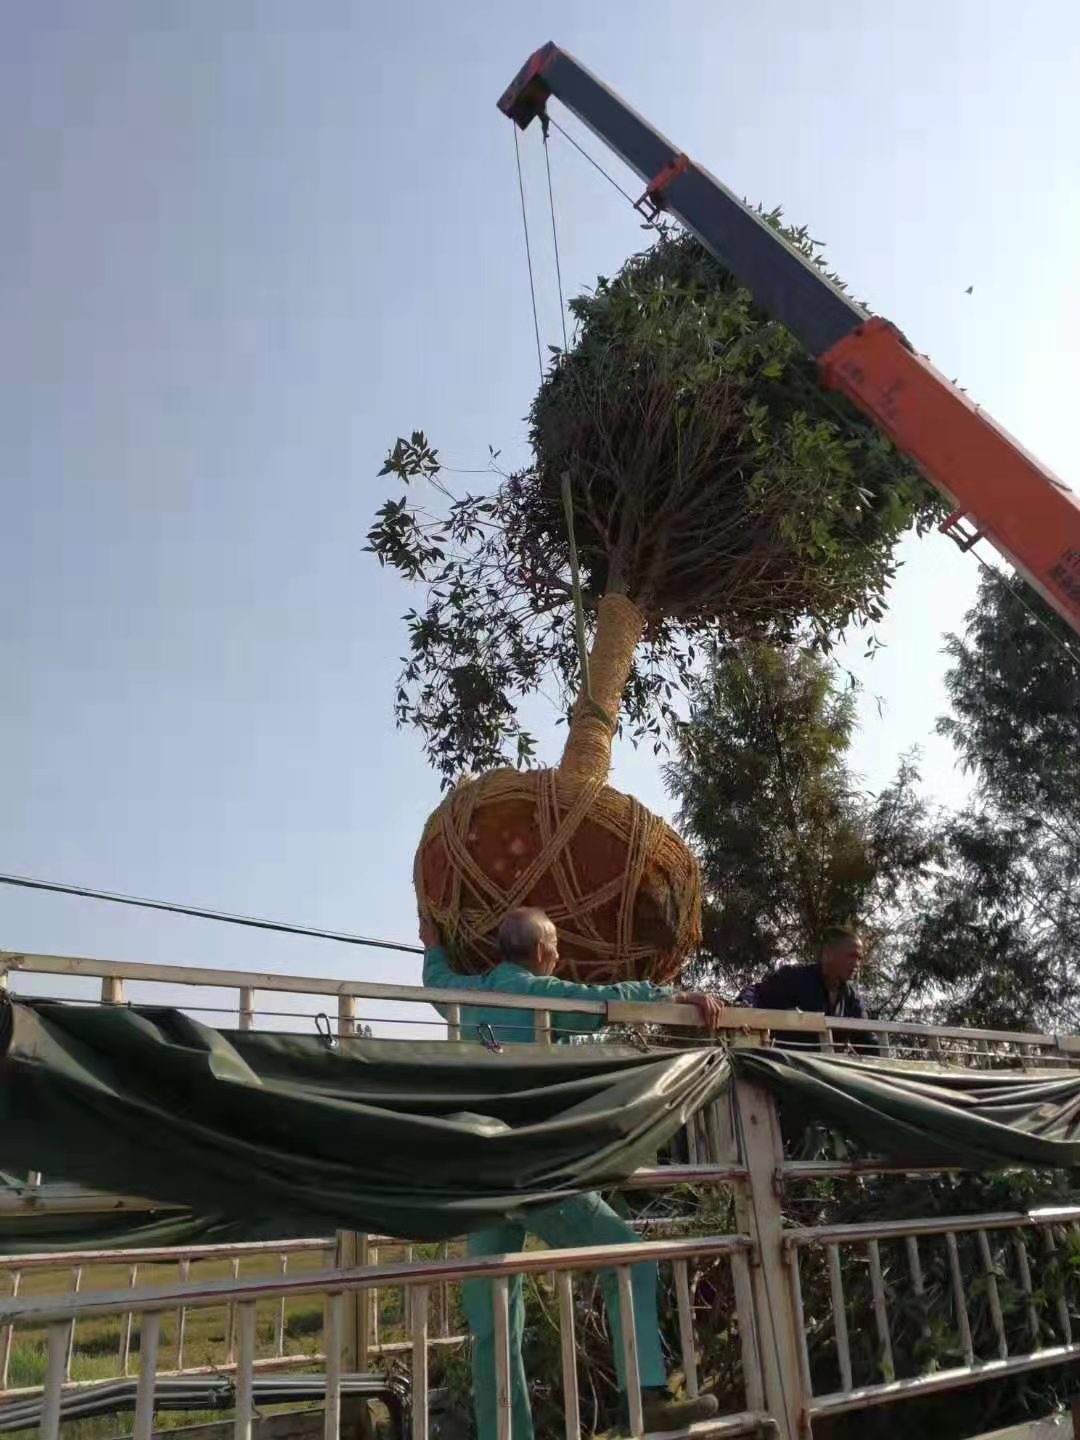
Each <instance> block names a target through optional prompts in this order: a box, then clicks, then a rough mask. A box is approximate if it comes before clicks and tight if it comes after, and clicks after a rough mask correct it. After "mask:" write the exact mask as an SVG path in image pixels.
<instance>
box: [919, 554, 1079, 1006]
mask: <svg viewBox="0 0 1080 1440" xmlns="http://www.w3.org/2000/svg"><path fill="white" fill-rule="evenodd" d="M967 619H968V629H967V632H966V633H965V635H963V636H951V637H950V638H949V641H948V645H947V649H948V653H949V654H950V656H951V657H952V661H953V664H952V668H951V670H950V672H949V675H948V681H947V683H948V689H949V698H950V700H951V702H952V707H953V712H954V713H953V715H952V716H950V717H948V718H946V719H944V720H942V721H941V722H940V726H939V728H940V730H941V731H942V733H944V734H946V735H949V736H950V737H951V739H952V740H953V743H954V745H955V746H956V748H957V750H958V752H959V755H960V757H961V760H962V761H963V763H964V765H965V766H966V767H967V768H968V769H969V770H970V771H971V772H972V774H973V776H974V779H975V792H974V797H973V800H972V803H971V804H970V805H969V806H968V807H967V808H966V809H965V810H964V811H963V812H962V813H961V814H959V815H957V816H955V817H954V818H953V819H952V820H951V822H950V823H949V825H948V828H947V832H946V835H945V839H946V845H947V852H946V854H947V863H946V866H945V868H944V869H943V870H942V872H941V873H940V875H939V876H938V878H937V881H936V883H935V885H934V886H933V888H932V890H931V892H930V893H929V894H928V895H927V897H926V903H925V913H924V916H923V919H922V922H921V924H920V926H919V930H918V934H917V936H916V938H915V942H914V944H913V946H912V948H911V952H910V955H909V957H908V973H909V976H910V978H911V981H912V984H913V987H914V988H913V998H917V999H921V1000H922V1001H923V1002H924V1008H929V1010H930V1011H931V1013H933V1014H935V1015H937V1016H939V1017H940V1018H942V1019H944V1020H948V1021H952V1022H954V1023H964V1024H982V1025H988V1026H1002V1027H1004V1026H1014V1027H1015V1026H1028V1027H1032V1026H1036V1027H1040V1028H1049V1029H1052V1030H1066V1029H1070V1028H1072V1029H1075V1028H1076V1027H1077V1026H1078V1025H1080V973H1078V969H1077V957H1078V956H1080V826H1078V821H1080V659H1078V658H1077V656H1076V639H1075V636H1073V635H1072V633H1071V632H1070V631H1069V629H1068V627H1067V626H1066V625H1065V624H1064V622H1063V621H1062V620H1060V619H1059V618H1058V617H1057V616H1056V615H1055V614H1054V613H1053V612H1052V611H1051V610H1050V609H1049V607H1048V606H1046V605H1045V604H1044V603H1043V602H1042V601H1041V600H1040V599H1039V598H1038V596H1036V595H1035V594H1034V593H1033V592H1032V591H1031V590H1030V589H1029V588H1028V587H1027V586H1026V585H1025V584H1024V582H1023V581H1022V580H1020V579H1019V578H1018V577H1013V578H1012V579H1011V580H1008V581H1006V580H1004V579H1002V578H1001V577H998V576H996V575H985V576H984V577H983V580H982V583H981V585H980V588H979V594H978V599H977V602H976V605H975V607H974V609H973V610H972V611H971V613H970V614H969V615H968V617H967Z"/></svg>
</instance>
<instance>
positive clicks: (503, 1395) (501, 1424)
mask: <svg viewBox="0 0 1080 1440" xmlns="http://www.w3.org/2000/svg"><path fill="white" fill-rule="evenodd" d="M491 1290H492V1294H491V1302H492V1308H493V1311H494V1321H495V1433H496V1436H497V1440H510V1416H511V1397H510V1281H509V1279H508V1278H507V1277H506V1276H505V1275H497V1276H496V1277H495V1279H494V1280H493V1281H492V1282H491Z"/></svg>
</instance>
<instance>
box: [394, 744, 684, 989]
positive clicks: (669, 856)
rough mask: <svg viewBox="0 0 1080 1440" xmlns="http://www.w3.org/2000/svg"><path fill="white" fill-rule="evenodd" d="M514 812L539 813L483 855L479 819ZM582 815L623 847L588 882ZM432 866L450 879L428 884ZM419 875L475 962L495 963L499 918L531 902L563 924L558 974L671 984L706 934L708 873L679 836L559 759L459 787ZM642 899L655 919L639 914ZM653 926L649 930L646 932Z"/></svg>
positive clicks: (421, 888)
mask: <svg viewBox="0 0 1080 1440" xmlns="http://www.w3.org/2000/svg"><path fill="white" fill-rule="evenodd" d="M511 813H512V814H515V815H521V814H528V815H530V817H531V818H532V824H531V825H530V826H528V834H525V835H523V834H521V833H518V834H512V835H511V836H510V839H509V840H508V841H507V842H506V847H505V854H500V855H499V856H497V857H496V861H495V864H493V863H492V860H491V857H490V856H486V857H485V861H486V863H483V864H482V863H480V860H479V859H478V857H477V854H476V849H477V841H478V826H479V825H480V824H481V823H482V822H484V821H485V820H486V821H487V823H488V824H491V823H492V821H494V820H495V819H496V818H497V817H498V818H500V819H501V817H502V816H505V815H509V814H511ZM507 824H508V825H510V826H511V828H513V824H514V822H510V821H508V822H507ZM584 824H588V825H589V826H591V827H598V828H599V829H600V830H602V831H603V832H605V833H606V834H607V835H608V836H610V837H612V838H613V839H614V840H616V841H617V842H618V844H619V846H620V847H621V849H622V856H621V863H619V864H618V865H615V866H613V867H612V869H613V872H614V873H612V874H611V875H610V877H608V878H606V879H604V880H603V881H601V882H600V883H596V884H593V885H592V886H591V887H587V886H586V884H585V883H584V882H583V879H582V870H583V868H585V865H584V863H583V862H586V861H587V856H586V855H585V854H584V853H583V851H584V846H583V845H581V844H576V843H575V842H576V841H577V839H578V836H579V834H580V831H581V827H582V825H584ZM519 828H520V827H519ZM496 864H497V865H499V866H501V870H500V871H499V872H498V873H495V868H496ZM425 872H427V876H426V875H425ZM432 872H438V873H439V874H440V875H441V877H442V883H441V884H438V885H436V884H433V883H431V881H432ZM414 879H415V884H416V893H417V896H418V898H419V900H420V906H421V910H422V911H423V913H424V914H425V915H426V916H427V917H428V918H430V919H431V920H433V921H434V922H435V923H436V924H437V925H438V926H439V928H440V929H441V931H442V932H443V934H444V936H445V937H446V940H447V943H448V944H449V946H450V947H451V949H452V950H453V951H454V953H455V958H456V960H457V961H458V963H459V964H460V965H461V966H462V967H463V968H468V969H471V970H486V969H489V968H490V967H491V966H492V965H493V964H494V963H495V961H496V958H497V957H496V952H495V943H494V942H495V932H496V930H497V929H498V926H499V922H500V921H501V920H502V918H503V916H504V915H505V914H506V912H507V910H510V909H513V908H514V907H515V906H517V905H526V904H530V903H531V904H540V905H541V906H542V908H543V909H544V910H546V911H547V913H548V915H550V917H551V919H552V920H553V921H554V923H555V925H556V926H557V928H558V931H559V941H560V951H561V955H562V963H561V964H560V967H559V974H560V975H564V976H566V977H567V978H571V979H580V980H585V981H591V982H594V983H596V982H600V981H604V980H617V979H626V978H627V977H628V976H636V977H638V978H642V979H650V980H654V981H655V982H656V983H659V984H663V983H665V982H667V981H669V980H671V979H674V977H675V976H676V975H677V974H678V971H679V969H680V967H681V964H682V961H683V960H684V959H685V957H686V955H687V953H688V952H689V950H690V949H691V948H692V947H693V946H694V945H696V944H697V943H698V941H699V940H700V938H701V923H700V915H701V879H700V873H699V870H698V865H697V861H696V860H695V859H694V857H693V855H692V854H691V853H690V851H689V850H688V849H687V847H686V845H685V844H684V843H683V841H682V840H681V839H680V838H679V836H678V835H676V834H675V832H674V831H673V830H672V829H671V828H670V827H669V826H668V825H666V824H665V823H664V821H663V820H661V819H659V818H658V817H657V816H655V815H653V814H651V812H650V811H648V810H647V809H646V808H645V806H644V805H641V804H640V803H639V802H638V801H637V800H635V799H633V797H632V796H629V795H624V794H622V793H621V792H619V791H618V790H613V789H611V787H610V786H608V785H605V784H604V783H603V781H602V780H596V779H592V780H584V781H582V780H579V779H578V778H577V777H576V776H573V775H567V774H566V773H565V772H564V771H563V770H561V769H560V770H524V771H519V770H493V771H491V772H490V773H488V774H487V775H482V776H480V777H479V778H478V779H476V780H468V781H465V782H464V783H463V784H461V785H458V786H457V787H456V788H455V789H454V790H453V791H451V793H450V794H449V795H448V796H447V797H446V799H445V800H444V801H443V803H442V805H440V806H439V808H438V810H436V811H435V813H434V814H433V815H432V816H431V818H430V819H429V820H428V822H427V825H426V827H425V829H424V835H423V838H422V839H421V842H420V847H419V849H418V851H417V855H416V864H415V872H414ZM538 888H539V889H540V890H541V894H540V895H539V896H538V895H537V890H538ZM643 896H644V897H645V898H644V902H643V901H642V897H643ZM642 903H644V905H645V907H646V909H647V910H648V913H649V915H650V916H652V917H653V920H654V922H656V923H654V924H652V925H651V926H650V925H647V924H646V925H644V926H643V925H641V924H640V923H638V924H636V923H635V920H636V918H638V919H639V918H640V917H639V911H640V909H641V906H642ZM613 912H614V915H613ZM661 915H662V916H663V917H664V918H663V923H662V924H661V923H660V920H659V917H660V916H661ZM613 919H614V923H612V920H613ZM650 929H651V930H652V931H653V934H652V935H651V937H650V936H649V935H647V934H645V933H644V931H646V930H650ZM660 930H662V931H663V932H664V933H663V935H662V936H660V935H659V933H658V932H659V931H660Z"/></svg>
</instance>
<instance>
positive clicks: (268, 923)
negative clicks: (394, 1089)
mask: <svg viewBox="0 0 1080 1440" xmlns="http://www.w3.org/2000/svg"><path fill="white" fill-rule="evenodd" d="M0 885H10V886H13V887H15V888H17V889H20V890H44V891H46V892H48V893H49V894H51V895H75V896H77V897H78V898H79V899H82V900H105V901H108V902H109V904H111V905H132V906H134V907H136V908H137V909H139V910H163V911H164V912H165V913H166V914H168V915H188V916H191V917H192V918H193V919H195V920H217V921H219V922H220V923H221V924H223V925H243V926H246V927H247V928H248V929H250V930H274V931H276V932H277V933H279V934H281V935H303V936H304V937H305V938H306V939H308V940H336V941H338V943H339V944H342V945H366V946H369V947H371V948H372V949H375V950H400V951H404V952H405V953H406V954H409V955H419V954H420V953H421V949H420V946H419V945H402V944H400V943H399V942H398V941H396V940H375V939H372V938H371V936H368V935H354V934H352V933H351V932H350V931H347V930H317V929H314V928H313V927H311V926H309V925H291V924H289V923H288V922H287V921H285V920H264V919H261V918H260V917H258V916H255V915H234V914H232V913H231V912H229V911H227V910H206V909H203V908H201V907H199V906H196V905H177V904H175V903H173V902H172V901H170V900H145V899H143V898H142V897H141V896H138V895H122V894H119V893H118V892H116V891H113V890H92V889H90V888H89V886H86V885H62V884H61V883H60V882H59V881H56V880H35V879H33V878H31V877H30V876H29V875H0Z"/></svg>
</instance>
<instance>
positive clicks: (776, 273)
mask: <svg viewBox="0 0 1080 1440" xmlns="http://www.w3.org/2000/svg"><path fill="white" fill-rule="evenodd" d="M551 96H554V97H555V98H556V99H558V100H559V101H561V103H562V104H564V105H565V106H566V107H567V109H568V110H570V111H571V113H572V114H574V115H576V116H577V118H578V119H579V120H581V121H582V122H583V123H584V124H585V125H587V126H588V127H589V129H590V130H592V131H593V133H594V134H596V135H597V136H598V137H599V138H600V139H601V140H603V141H604V143H605V144H606V145H608V146H610V147H611V148H612V149H613V150H614V151H615V152H616V153H617V154H618V155H620V156H621V157H622V159H623V160H625V161H626V163H627V164H628V165H629V166H630V167H631V168H632V169H633V170H635V171H636V172H637V174H638V175H640V176H641V178H642V180H643V181H644V183H645V191H644V193H643V195H642V196H641V199H640V200H639V201H638V202H637V207H638V208H639V209H640V210H642V212H643V213H644V214H646V215H647V216H649V217H651V216H653V215H655V214H656V213H657V212H658V211H660V210H665V211H667V212H669V213H670V214H672V215H674V216H675V217H676V218H677V219H678V220H680V221H681V222H682V223H683V224H684V225H685V226H686V227H687V229H689V230H690V231H692V232H693V233H694V234H695V235H696V236H697V237H698V239H699V240H700V241H701V242H702V244H703V245H705V246H706V248H707V249H709V250H711V251H712V253H713V254H714V255H716V256H717V258H718V259H719V260H721V261H723V263H724V264H725V265H726V266H728V268H729V269H730V270H731V271H732V272H733V273H734V274H735V275H736V276H737V277H738V279H739V280H740V281H741V283H742V284H744V285H745V286H746V287H747V289H748V290H749V291H750V293H751V294H752V295H753V296H754V298H755V300H756V301H757V302H758V303H759V304H760V305H762V307H763V308H764V309H765V310H767V311H768V312H769V313H770V314H771V315H772V316H773V317H774V319H776V320H779V321H780V322H781V323H782V324H783V325H786V326H787V328H788V329H789V330H791V331H792V332H793V333H794V334H795V335H797V336H798V338H799V339H800V340H801V341H802V343H803V344H804V345H805V346H806V347H807V349H808V350H809V351H810V353H811V354H812V355H813V356H814V357H815V358H816V360H817V363H818V369H819V373H820V375H821V378H822V381H823V383H824V384H825V385H826V386H828V387H829V388H831V389H835V390H838V391H840V392H841V393H842V394H844V395H846V396H847V397H848V399H849V400H851V401H852V402H853V403H854V404H855V405H856V406H857V407H858V408H859V409H860V410H861V411H862V412H863V413H864V414H865V415H867V416H869V418H870V419H871V420H872V421H873V422H874V424H875V425H877V426H878V428H879V429H880V430H882V431H883V432H884V433H885V434H886V435H888V437H889V439H890V440H892V442H893V443H894V444H895V445H896V447H897V448H898V449H899V450H901V451H903V453H904V454H905V455H907V456H908V457H909V458H910V459H911V460H912V461H914V463H915V464H916V465H917V466H918V467H919V469H920V470H921V471H922V473H923V474H924V475H925V476H926V478H927V479H928V480H929V481H930V482H931V484H933V485H934V486H936V488H937V489H938V490H939V491H940V492H941V493H942V494H943V495H944V496H945V497H946V499H947V500H948V501H949V503H950V505H952V507H953V510H952V513H951V514H950V515H949V517H948V518H947V519H946V520H945V521H944V523H943V524H942V527H941V528H942V530H944V531H945V532H946V533H947V534H949V535H951V536H952V537H953V538H954V539H955V540H956V541H957V543H958V544H959V545H960V546H961V548H962V549H970V548H971V546H972V545H974V544H975V543H976V541H978V540H980V539H982V538H983V537H985V538H986V539H987V540H988V541H989V542H990V544H991V545H993V546H994V547H995V549H997V550H998V551H1000V553H1001V554H1002V555H1004V556H1005V558H1006V559H1007V560H1009V561H1010V563H1011V564H1013V565H1014V566H1015V567H1016V569H1017V570H1019V571H1020V573H1021V574H1022V575H1023V576H1024V577H1025V579H1026V580H1027V581H1028V582H1029V583H1030V584H1031V585H1032V586H1034V588H1035V589H1036V590H1038V592H1039V593H1040V594H1041V595H1042V596H1043V598H1044V599H1045V600H1046V601H1047V603H1048V604H1050V605H1052V606H1053V607H1054V609H1055V610H1056V611H1057V612H1058V614H1060V615H1061V616H1062V617H1063V618H1064V619H1065V620H1067V621H1068V623H1069V624H1070V625H1071V626H1072V627H1073V629H1074V630H1076V631H1077V632H1080V500H1078V499H1077V497H1076V495H1074V494H1073V492H1072V491H1071V490H1070V489H1069V487H1068V486H1067V485H1065V484H1064V482H1063V481H1061V480H1059V479H1058V478H1057V477H1056V476H1055V475H1054V474H1053V473H1052V472H1051V471H1049V470H1048V469H1047V468H1046V466H1045V465H1042V464H1041V463H1040V462H1039V461H1038V460H1036V459H1035V458H1034V456H1032V455H1029V454H1028V452H1027V451H1026V450H1024V449H1023V447H1022V446H1020V445H1019V444H1017V442H1016V441H1015V440H1014V439H1013V438H1012V437H1011V436H1010V435H1008V434H1007V433H1006V432H1005V431H1004V430H1003V429H1002V428H1001V427H1000V426H999V425H997V424H996V423H995V422H994V421H993V420H992V419H991V417H990V416H989V415H987V414H986V413H985V412H984V411H982V410H981V409H980V408H979V406H977V405H975V404H973V403H972V402H971V401H970V400H969V399H968V397H967V396H966V395H965V394H963V392H962V391H960V390H959V389H957V387H956V386H955V385H953V384H951V383H950V382H949V381H948V380H946V379H945V377H944V376H943V375H941V374H940V373H939V372H938V371H937V370H935V369H934V367H933V366H932V365H931V364H930V362H929V361H928V360H927V359H926V358H925V357H924V356H922V355H918V354H916V352H915V351H914V350H913V349H912V347H911V345H910V344H909V343H908V341H907V340H906V339H905V338H904V336H903V335H902V334H901V333H900V331H899V330H898V329H897V328H896V326H895V325H892V324H891V323H890V322H889V321H887V320H882V319H878V318H873V317H871V316H870V315H869V314H868V313H867V312H866V311H865V310H863V309H862V307H861V306H859V305H857V304H855V302H854V301H853V300H851V299H849V298H848V296H846V295H845V294H844V293H843V292H842V291H841V290H840V289H839V288H838V287H837V286H835V285H834V284H833V283H832V282H831V281H830V280H828V279H827V278H826V277H825V276H824V275H823V274H821V272H820V271H819V270H818V269H816V268H815V267H814V266H813V265H812V264H811V263H809V262H808V261H807V260H806V259H805V258H804V257H803V256H802V255H800V254H799V252H798V251H797V250H795V249H794V247H793V246H791V245H789V244H788V242H787V241H786V240H785V239H784V238H783V236H781V235H779V234H778V233H777V232H776V231H775V230H773V229H772V228H771V227H770V226H769V225H768V224H766V222H765V221H764V220H763V219H762V218H761V217H760V216H759V215H756V214H755V213H754V212H753V211H752V210H751V209H749V207H748V206H746V205H744V204H743V203H742V201H741V200H739V199H738V198H737V197H736V196H735V195H733V194H732V193H731V191H730V190H728V189H727V188H726V187H725V186H724V185H722V184H721V183H720V181H719V180H716V179H715V178H714V177H713V176H712V175H710V174H709V173H708V171H707V170H705V169H703V168H702V167H701V166H699V165H697V164H695V163H694V162H693V161H692V160H690V159H688V158H687V156H686V155H684V154H683V153H682V152H681V151H679V150H676V149H675V147H674V146H673V145H671V143H670V142H669V141H668V140H666V139H665V138H664V137H663V136H662V135H661V134H659V132H658V131H656V130H654V129H653V128H652V126H651V125H649V124H648V122H647V121H645V120H643V119H642V118H641V116H640V115H637V114H636V113H635V112H634V111H633V110H632V109H631V108H630V107H629V106H628V105H627V104H626V103H625V101H623V100H622V99H621V98H620V97H619V96H618V95H616V94H615V92H614V91H613V90H609V89H608V87H607V86H606V85H604V84H602V82H601V81H599V80H597V79H596V77H595V76H594V75H592V74H591V73H590V72H589V71H588V70H586V69H585V67H584V66H583V65H581V64H579V63H578V61H577V60H575V59H574V58H573V56H572V55H568V54H567V53H566V51H565V50H560V49H559V48H558V46H556V45H553V44H548V45H545V46H543V47H542V48H541V49H540V50H537V51H536V53H535V54H534V55H533V56H532V57H531V58H530V59H529V60H528V62H527V63H526V64H525V65H524V66H523V68H522V69H521V71H520V72H519V73H518V75H517V76H516V77H515V79H514V81H513V82H512V83H511V85H510V86H509V88H508V89H507V90H506V92H505V93H504V94H503V96H502V97H501V99H500V100H499V109H500V110H502V111H503V113H504V114H505V115H508V116H509V117H510V119H512V120H513V121H514V123H515V124H517V125H519V126H520V127H521V128H522V129H524V128H525V127H526V126H528V125H529V124H530V123H531V122H532V121H533V120H534V119H536V118H537V117H541V119H543V120H546V105H547V101H548V99H549V97H551Z"/></svg>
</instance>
